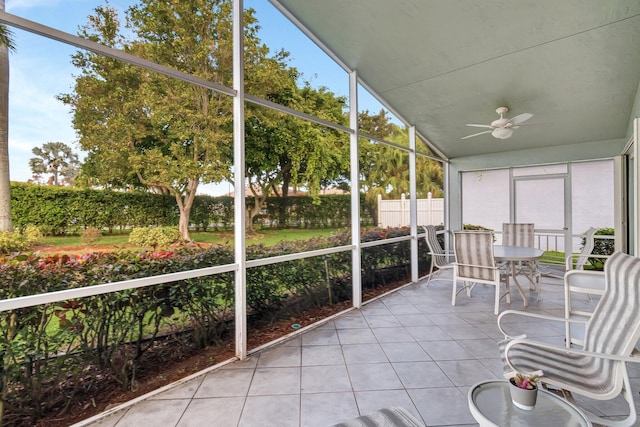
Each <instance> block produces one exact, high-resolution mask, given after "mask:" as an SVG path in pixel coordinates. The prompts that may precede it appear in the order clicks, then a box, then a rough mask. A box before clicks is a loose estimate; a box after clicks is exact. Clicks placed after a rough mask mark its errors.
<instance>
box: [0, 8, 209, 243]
mask: <svg viewBox="0 0 640 427" xmlns="http://www.w3.org/2000/svg"><path fill="white" fill-rule="evenodd" d="M0 1H1V0H0ZM197 190H198V180H197V179H190V180H189V183H188V184H187V190H186V192H185V195H184V198H183V197H182V195H181V194H178V193H177V192H176V193H175V197H176V202H177V203H178V209H179V210H180V220H179V221H178V230H180V238H181V239H182V240H183V241H185V242H190V241H191V238H190V237H189V222H190V216H191V208H193V202H194V200H195V199H196V191H197Z"/></svg>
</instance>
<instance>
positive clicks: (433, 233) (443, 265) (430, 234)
mask: <svg viewBox="0 0 640 427" xmlns="http://www.w3.org/2000/svg"><path fill="white" fill-rule="evenodd" d="M424 229H425V231H426V232H427V235H426V236H425V239H426V241H427V246H428V247H429V255H431V266H430V267H429V278H428V279H427V285H428V284H429V282H430V281H431V280H432V279H433V280H435V279H437V278H439V277H440V273H441V272H442V271H444V270H451V269H452V268H453V262H452V259H453V253H447V252H445V251H444V250H443V249H442V246H440V242H438V234H437V230H436V227H435V226H433V225H425V226H424ZM434 267H435V268H437V270H436V273H435V276H434V273H433V269H434Z"/></svg>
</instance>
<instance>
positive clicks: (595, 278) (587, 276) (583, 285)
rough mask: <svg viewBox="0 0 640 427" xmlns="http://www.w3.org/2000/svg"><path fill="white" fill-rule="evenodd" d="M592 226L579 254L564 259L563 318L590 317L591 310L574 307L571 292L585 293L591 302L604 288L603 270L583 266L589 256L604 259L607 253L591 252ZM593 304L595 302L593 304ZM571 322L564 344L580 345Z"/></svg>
mask: <svg viewBox="0 0 640 427" xmlns="http://www.w3.org/2000/svg"><path fill="white" fill-rule="evenodd" d="M596 231H597V230H596V229H595V228H594V227H591V228H589V229H588V230H587V231H586V232H585V234H584V238H585V243H584V246H583V248H582V250H581V251H580V253H579V254H571V255H569V256H567V259H566V269H567V273H565V276H564V310H565V318H567V319H573V320H576V321H577V320H580V319H582V321H584V322H586V320H587V319H588V318H589V317H591V314H592V312H593V311H592V310H591V311H587V309H586V308H583V309H577V308H574V305H573V303H572V298H573V294H575V293H579V294H583V295H586V297H587V299H588V301H590V302H591V303H592V304H593V298H592V296H601V295H602V294H603V293H604V290H605V285H606V282H605V274H604V272H603V271H589V270H585V269H584V268H585V266H587V265H589V259H590V258H599V259H602V260H604V262H605V263H606V260H607V259H608V258H609V255H599V254H592V253H591V252H592V251H593V248H594V247H595V240H594V238H593V236H594V235H595V233H596ZM594 305H595V304H594ZM571 324H572V322H567V323H566V325H565V329H566V345H567V347H569V346H571V344H577V345H582V340H581V339H580V338H576V336H575V332H574V331H572V325H571Z"/></svg>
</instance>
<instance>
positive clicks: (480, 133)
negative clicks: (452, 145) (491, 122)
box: [460, 130, 493, 139]
mask: <svg viewBox="0 0 640 427" xmlns="http://www.w3.org/2000/svg"><path fill="white" fill-rule="evenodd" d="M491 132H493V130H485V131H483V132H478V133H474V134H473V135H467V136H464V137H462V138H460V139H467V138H471V137H474V136H478V135H482V134H483V133H491Z"/></svg>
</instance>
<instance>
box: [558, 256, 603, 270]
mask: <svg viewBox="0 0 640 427" xmlns="http://www.w3.org/2000/svg"><path fill="white" fill-rule="evenodd" d="M610 257H611V255H599V254H587V255H583V254H571V255H567V258H566V259H565V268H566V269H567V271H569V270H574V269H575V266H574V265H573V260H574V259H576V258H602V259H603V260H605V261H606V260H607V258H610Z"/></svg>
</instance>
